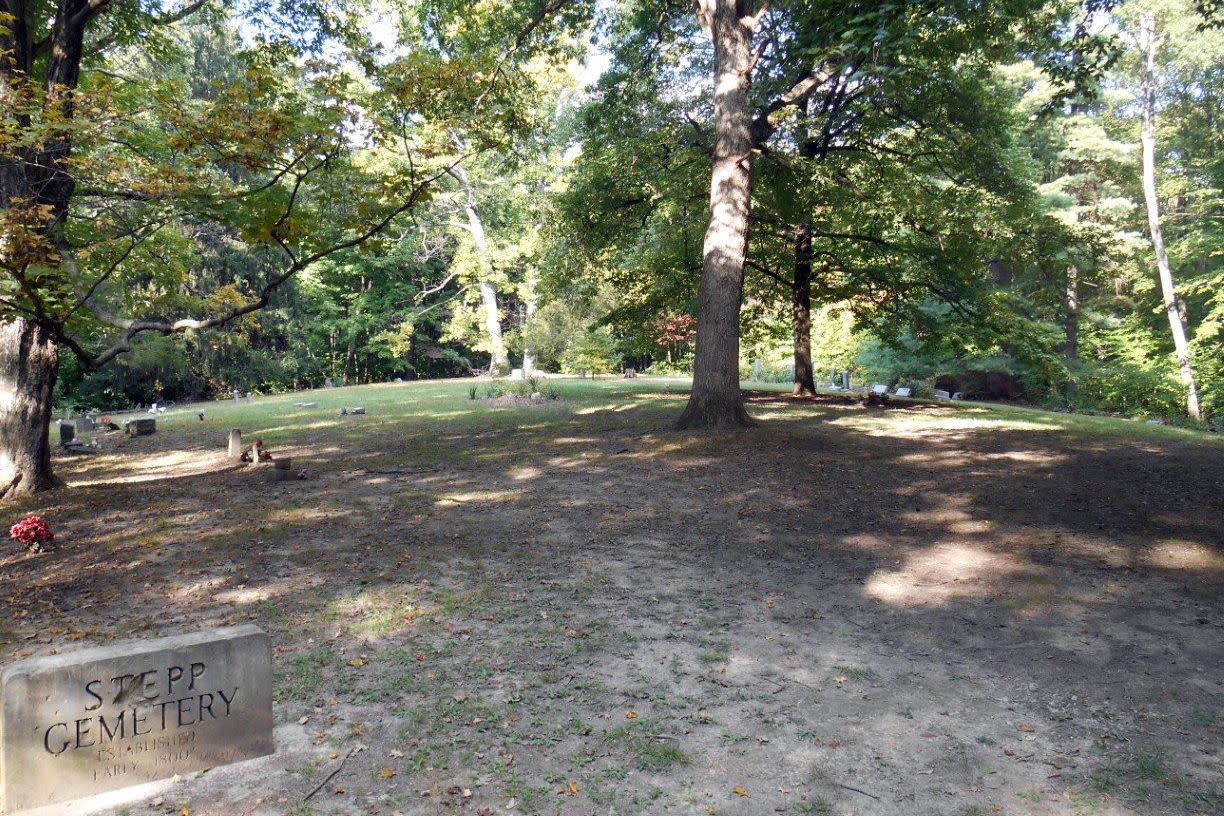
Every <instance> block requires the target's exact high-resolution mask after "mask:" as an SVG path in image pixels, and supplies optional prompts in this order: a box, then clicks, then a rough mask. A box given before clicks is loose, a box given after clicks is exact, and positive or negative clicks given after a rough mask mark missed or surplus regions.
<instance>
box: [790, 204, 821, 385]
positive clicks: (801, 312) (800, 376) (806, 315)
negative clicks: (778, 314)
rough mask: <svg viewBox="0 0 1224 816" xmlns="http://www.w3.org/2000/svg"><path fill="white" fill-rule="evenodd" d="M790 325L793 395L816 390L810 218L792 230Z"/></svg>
mask: <svg viewBox="0 0 1224 816" xmlns="http://www.w3.org/2000/svg"><path fill="white" fill-rule="evenodd" d="M791 327H792V333H793V334H794V341H795V387H794V390H793V393H794V394H795V396H813V395H815V393H816V379H815V373H814V372H813V371H812V222H810V221H805V222H803V223H802V224H800V225H799V226H798V227H797V228H796V230H795V277H794V280H793V281H791Z"/></svg>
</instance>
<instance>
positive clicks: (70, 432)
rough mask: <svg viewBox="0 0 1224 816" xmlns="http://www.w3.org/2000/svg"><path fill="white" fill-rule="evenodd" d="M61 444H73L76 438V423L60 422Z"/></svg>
mask: <svg viewBox="0 0 1224 816" xmlns="http://www.w3.org/2000/svg"><path fill="white" fill-rule="evenodd" d="M59 433H60V444H61V445H64V446H68V445H71V444H72V440H74V439H75V438H76V424H75V423H72V422H60V424H59Z"/></svg>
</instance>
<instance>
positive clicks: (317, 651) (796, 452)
mask: <svg viewBox="0 0 1224 816" xmlns="http://www.w3.org/2000/svg"><path fill="white" fill-rule="evenodd" d="M682 397H683V395H678V394H677V395H661V394H653V395H645V396H643V397H642V398H641V399H636V398H635V399H624V400H620V401H617V402H616V403H614V404H612V405H608V406H604V407H600V406H595V407H593V408H582V409H580V410H563V411H553V412H551V413H549V414H540V413H530V412H526V413H507V414H502V415H499V416H496V417H492V418H490V421H489V423H488V425H487V426H484V427H482V425H481V423H480V422H477V423H476V424H475V425H473V424H471V423H470V422H469V423H468V424H462V423H457V422H453V421H451V419H449V418H447V419H444V420H442V421H435V420H428V419H422V420H421V421H420V422H417V423H413V424H407V425H406V424H405V423H402V422H400V423H396V422H391V421H374V422H368V423H364V424H362V425H360V426H354V427H355V428H356V432H353V431H347V430H346V431H344V432H340V433H337V432H336V431H335V430H334V429H317V430H311V431H310V432H309V433H304V434H301V435H300V436H298V437H297V438H295V439H294V440H293V442H292V447H289V448H287V449H286V451H287V452H288V453H291V454H292V455H293V456H294V457H295V460H300V461H302V462H303V463H304V464H305V465H306V466H307V467H308V468H309V469H310V471H311V478H310V479H309V480H306V481H302V482H292V483H280V484H273V483H270V482H268V481H267V480H266V477H265V475H264V474H263V473H259V472H255V471H254V469H249V470H246V471H239V472H226V473H223V472H211V473H205V474H198V473H197V474H192V475H187V476H183V477H181V478H179V479H163V480H161V481H159V482H157V483H155V484H147V483H132V482H123V481H117V480H116V481H112V482H110V483H108V484H106V485H104V486H103V485H100V486H95V487H90V488H87V489H84V490H80V491H68V492H64V493H60V494H56V495H54V496H52V497H51V498H49V499H47V500H46V503H45V504H44V505H42V506H41V507H37V508H36V509H39V510H41V511H43V512H44V513H47V514H49V515H53V516H54V517H55V518H57V519H58V520H60V524H61V525H62V527H63V529H64V531H65V533H66V535H65V546H64V548H63V549H62V550H60V551H58V552H56V553H53V554H51V555H49V556H42V557H8V558H6V559H4V560H3V561H2V562H0V564H2V568H3V575H2V577H0V591H2V592H3V593H4V595H5V597H6V599H7V602H8V604H9V606H10V608H11V609H13V610H14V611H16V612H17V615H14V616H9V617H10V618H11V620H12V623H10V624H9V625H8V627H9V628H8V631H5V632H0V635H4V636H5V641H6V642H5V644H4V654H5V657H6V658H13V657H15V656H16V655H18V654H20V653H21V652H22V651H23V650H29V649H35V648H37V649H40V650H42V649H45V648H46V647H58V646H60V645H62V644H64V643H67V642H70V641H72V640H74V639H86V640H90V641H94V640H99V639H102V638H104V637H106V636H110V635H112V634H145V633H150V632H171V631H178V630H181V629H182V628H185V627H187V626H199V625H218V624H222V623H233V622H237V621H239V620H248V619H254V620H258V621H259V622H260V623H261V624H262V625H264V626H265V627H266V628H267V629H269V631H271V632H272V633H273V636H274V640H275V642H276V644H277V654H278V663H279V664H280V665H281V666H282V672H283V677H282V695H281V703H280V708H279V709H278V716H279V717H281V718H282V719H286V720H287V719H290V718H296V717H298V716H299V715H301V714H302V713H303V712H305V713H310V712H312V711H315V710H316V709H317V708H318V706H326V700H328V699H330V698H331V697H333V696H334V697H338V698H340V699H341V702H342V703H343V704H346V705H348V706H349V708H348V713H347V715H345V717H347V720H346V719H345V717H341V718H340V719H339V720H338V722H339V725H337V726H336V727H337V728H340V726H342V725H344V724H345V723H346V722H347V721H348V720H357V721H361V722H367V721H368V722H373V723H374V724H373V725H371V726H370V727H371V728H373V730H374V732H375V733H376V734H378V735H380V736H378V737H377V739H380V740H382V742H381V743H379V744H380V745H384V746H385V745H399V746H400V748H398V749H395V750H399V751H400V752H401V753H409V751H407V750H405V748H404V746H405V745H407V746H409V747H410V748H411V749H412V751H415V753H414V754H413V756H419V755H420V752H421V751H426V752H427V754H428V756H426V757H425V758H423V759H421V761H420V762H419V763H417V764H416V765H414V766H412V768H410V769H405V771H404V773H403V776H404V779H403V780H402V781H403V783H404V785H405V786H407V788H412V786H416V787H422V786H428V785H430V784H435V783H436V784H438V785H440V786H441V789H443V790H445V789H446V788H447V785H446V782H447V780H448V779H450V778H452V777H456V776H457V775H460V776H461V775H462V774H461V773H459V772H460V771H466V770H472V771H473V773H475V772H476V771H477V770H479V771H480V772H481V773H485V774H486V775H491V779H492V780H493V781H490V782H489V783H488V784H489V791H488V793H489V794H490V795H491V796H492V795H493V793H494V791H496V792H497V793H498V795H501V796H502V797H503V800H504V797H505V796H514V795H516V794H515V793H514V791H519V792H518V793H517V796H518V798H519V801H520V802H522V800H523V796H524V794H523V793H522V791H521V790H520V788H522V786H523V785H526V786H527V787H526V788H522V789H523V790H530V789H531V785H535V786H536V787H539V788H541V789H544V788H547V787H548V783H546V782H545V781H544V780H546V779H551V778H554V777H556V776H558V775H560V776H561V777H564V778H569V777H571V776H572V777H574V778H577V779H580V780H581V782H582V784H581V788H582V789H583V790H584V791H588V793H589V794H590V796H591V798H592V799H595V804H606V802H601V801H600V800H598V799H597V798H596V797H595V792H596V791H599V792H600V794H599V795H601V796H602V795H604V793H606V795H607V796H609V797H611V798H610V799H608V800H607V802H611V803H614V804H615V805H616V806H618V807H621V808H622V809H627V810H628V811H629V812H634V809H635V808H636V809H637V811H638V812H655V811H658V812H664V811H665V810H668V809H680V808H681V806H682V805H684V806H687V805H688V804H691V805H692V806H694V807H696V806H699V805H700V806H701V807H702V808H703V809H704V807H705V806H706V804H707V803H708V804H709V806H713V807H716V809H717V810H718V812H724V813H737V812H738V813H759V812H762V811H763V810H770V809H773V807H775V806H777V807H791V808H799V807H800V806H802V805H810V806H811V808H812V809H810V810H809V811H808V812H822V811H821V810H818V809H815V808H817V807H824V806H825V805H827V806H828V807H829V811H830V812H871V813H898V814H900V813H906V814H910V813H962V814H969V813H973V812H982V813H986V812H991V809H992V808H993V806H994V805H996V804H999V805H1000V806H1001V807H1005V808H1006V810H1001V811H999V812H1014V813H1034V814H1040V813H1064V812H1072V810H1073V809H1076V808H1086V807H1096V808H1098V809H1101V808H1104V809H1105V810H1103V812H1116V813H1141V812H1142V813H1149V812H1151V813H1159V812H1169V813H1198V812H1201V813H1207V812H1211V808H1214V807H1217V806H1219V803H1220V801H1221V800H1220V798H1219V797H1220V795H1221V794H1220V791H1219V788H1218V784H1217V783H1218V773H1219V770H1220V753H1219V751H1220V747H1221V746H1220V737H1219V733H1218V724H1217V723H1216V722H1215V719H1214V716H1212V714H1211V712H1213V711H1215V710H1218V706H1219V697H1220V694H1221V693H1222V689H1224V668H1222V666H1224V647H1222V646H1221V643H1222V641H1224V638H1222V637H1221V633H1222V631H1224V601H1222V600H1221V592H1220V587H1221V583H1222V580H1224V538H1222V532H1221V525H1220V518H1221V511H1222V510H1224V507H1222V506H1221V497H1220V492H1219V485H1220V484H1224V457H1222V456H1221V455H1220V449H1219V448H1218V447H1212V446H1208V445H1197V444H1191V443H1181V442H1169V443H1159V444H1158V443H1153V442H1134V441H1125V440H1107V439H1080V438H1074V437H1071V436H1069V435H1068V434H1065V433H1061V432H1059V431H1057V430H1050V429H1044V428H1040V427H1034V426H1033V424H1032V423H1024V422H1011V423H1009V422H1008V421H1001V422H985V423H982V424H974V423H975V422H977V419H975V418H974V417H973V416H972V415H970V416H969V417H968V418H967V417H966V415H965V413H964V412H963V411H958V410H956V409H953V408H944V407H942V406H918V407H914V408H911V407H906V408H902V409H889V410H888V411H886V412H879V413H872V412H871V411H870V410H868V409H864V408H862V407H861V406H859V405H857V404H847V403H840V402H832V401H830V402H815V403H809V404H800V405H796V404H793V403H780V402H776V401H775V402H766V401H760V402H758V404H756V405H754V411H755V412H756V413H757V414H758V416H759V418H760V419H761V425H760V426H759V427H758V428H756V429H753V430H750V431H747V432H744V433H739V434H727V435H696V434H685V433H678V432H674V431H671V430H670V422H671V421H672V419H673V417H674V415H675V413H676V412H677V411H678V409H679V407H680V404H681V403H680V402H679V400H680V399H682ZM970 420H972V421H970ZM201 438H204V437H201ZM149 444H152V443H149ZM157 444H168V443H166V442H159V443H157ZM198 450H199V453H200V455H201V456H203V455H211V454H206V450H207V449H205V448H203V447H201V448H198ZM154 452H155V451H154ZM106 468H107V469H106V470H105V471H104V472H102V473H100V476H101V478H104V479H105V478H112V477H115V473H116V471H115V470H114V467H113V464H107V466H106ZM85 470H86V471H87V470H88V467H87V466H86V468H85ZM29 509H35V508H33V507H31V508H29ZM408 607H411V613H409V612H405V609H406V608H408ZM337 633H339V634H337ZM357 655H368V656H369V660H370V666H371V668H370V669H369V670H367V669H365V668H363V667H362V666H359V667H351V666H349V665H348V664H347V662H346V659H348V658H349V657H350V656H357ZM405 655H416V657H420V656H422V655H424V658H423V659H422V660H421V661H420V662H419V664H418V661H417V660H416V657H405ZM340 658H345V659H340ZM361 659H366V658H364V657H363V658H361ZM359 662H360V661H359ZM363 665H364V664H363ZM426 666H428V667H430V668H431V669H432V671H434V676H433V677H432V678H430V677H428V676H427V675H428V671H426V670H425V668H424V667H426ZM455 688H460V689H463V690H464V693H465V694H467V695H470V696H471V699H473V700H475V699H479V700H481V701H482V703H481V704H482V705H486V706H487V707H488V708H489V709H490V713H491V714H492V716H493V717H494V718H503V719H500V720H498V721H501V722H505V723H506V727H505V729H503V730H502V731H501V732H498V731H493V732H490V731H488V730H487V728H481V727H480V725H481V724H480V722H475V723H474V722H472V721H474V720H475V721H486V720H487V718H484V717H481V716H479V715H472V716H468V714H469V713H470V712H467V711H466V709H464V710H463V711H460V712H452V713H450V714H445V713H443V714H440V715H439V717H440V719H439V720H438V721H436V722H430V721H423V722H418V720H419V717H420V712H421V711H433V710H434V709H435V708H436V707H437V706H438V700H439V699H440V697H439V695H443V696H445V695H449V694H452V693H453V691H454V689H455ZM516 695H517V698H518V699H517V701H516V700H515V696H516ZM464 699H465V700H467V699H468V697H465V698H464ZM456 705H459V707H460V708H462V707H463V706H462V705H460V704H458V703H456ZM516 706H519V707H521V708H516ZM626 711H633V712H635V713H636V714H637V716H635V717H634V718H633V719H631V720H626V719H625V717H626V716H627V715H626V713H625V712H626ZM405 717H407V718H408V719H409V721H410V722H412V723H413V728H412V729H409V730H408V731H405V730H404V727H403V725H402V723H401V720H402V719H403V718H405ZM446 717H450V720H449V721H447V720H446V719H445V718H446ZM516 717H517V718H518V719H514V718H516ZM380 718H381V719H380ZM388 718H389V720H388ZM574 718H577V719H578V720H579V721H580V722H581V723H583V724H585V725H584V726H582V727H579V726H575V727H570V726H569V725H568V724H569V723H570V722H571V721H572V720H573V719H574ZM639 719H641V720H645V721H647V722H649V724H650V728H651V729H655V730H657V733H655V734H646V737H645V738H646V741H645V743H643V742H641V740H640V739H639V737H641V736H642V735H641V734H638V733H637V731H635V730H633V729H634V728H636V726H635V725H634V722H635V721H636V720H639ZM389 723H390V724H389ZM397 723H400V724H399V725H396V724H397ZM531 723H542V725H539V726H538V727H535V726H532V727H530V728H529V727H528V725H529V724H531ZM584 727H585V729H586V730H585V731H584ZM625 728H629V729H630V731H629V732H627V733H628V736H626V735H625V734H622V733H621V731H622V730H623V729H625ZM592 729H593V730H592ZM451 731H456V733H461V734H462V739H461V740H460V741H464V740H466V743H465V744H468V745H477V746H483V749H484V750H479V751H477V752H478V753H484V754H487V756H485V758H484V759H480V760H477V759H474V758H469V759H466V760H465V759H462V758H461V757H462V756H463V753H462V751H461V750H460V749H459V748H457V747H456V743H455V740H456V739H459V738H456V737H446V735H447V734H449V733H450V732H451ZM659 733H662V734H664V736H665V737H668V738H670V739H672V740H674V742H675V745H674V746H673V747H674V748H675V749H676V751H677V752H679V754H680V756H682V757H684V760H683V761H682V760H680V759H676V758H675V757H673V758H672V760H671V761H669V762H664V759H666V757H664V756H659V757H655V754H657V753H659V752H658V751H656V750H655V749H656V748H658V743H660V742H662V743H666V744H667V745H671V744H672V743H671V742H668V740H666V739H664V740H659V739H658V734H659ZM507 734H512V735H513V736H514V738H515V739H517V740H523V739H539V740H543V742H540V743H537V751H536V753H537V754H538V755H537V756H534V757H532V758H530V759H528V758H527V757H525V756H523V754H522V753H521V752H520V753H519V759H518V760H517V761H518V763H519V764H518V765H517V766H514V767H515V768H516V770H511V766H510V765H507V764H506V763H505V762H504V759H503V760H502V761H501V764H500V765H499V764H497V763H496V762H493V761H492V760H489V757H496V756H498V754H497V751H498V750H509V749H508V748H506V745H507V743H506V740H505V737H506V736H507ZM609 735H612V736H609ZM371 739H374V737H371ZM413 740H421V741H422V742H421V743H420V744H416V745H413V744H412V741H413ZM464 750H469V751H470V750H476V749H475V748H468V749H464ZM451 752H457V753H454V754H452V753H451ZM443 754H446V756H447V757H449V759H444V758H443V756H442V755H443ZM430 757H432V759H431V758H430ZM582 757H588V758H589V761H586V760H583V759H582ZM643 757H645V759H643ZM651 757H655V758H654V759H651ZM486 760H488V761H487V762H486ZM684 761H687V763H688V764H687V765H686V764H683V762H684ZM490 762H492V764H490ZM634 763H636V764H634ZM652 763H653V764H652ZM469 765H470V766H471V768H468V767H467V766H469ZM477 766H479V767H477ZM372 767H373V766H372ZM626 768H628V769H629V771H627V772H629V773H632V774H636V777H635V778H636V779H637V780H638V782H637V783H635V785H633V786H630V787H632V788H633V790H626V789H624V788H625V787H626V786H624V785H620V786H618V784H616V783H614V782H613V781H612V780H615V779H617V777H616V773H619V772H621V771H625V770H626ZM366 770H367V771H368V770H369V769H366ZM516 774H517V775H518V776H516ZM367 775H368V774H367ZM524 775H525V776H524ZM528 777H530V778H528ZM482 778H483V777H482ZM516 779H517V781H515V780H516ZM524 780H526V781H524ZM1213 780H1215V781H1213ZM362 784H366V786H367V787H368V780H367V782H366V783H362ZM396 784H399V783H396ZM516 785H518V786H519V787H518V788H516V787H515V786H516ZM733 786H742V787H744V788H746V789H749V790H751V791H752V800H751V801H744V799H745V797H742V796H740V795H739V794H737V793H734V792H733V791H732V790H731V788H732V787H733ZM653 788H658V789H660V790H662V791H664V792H665V795H664V794H661V796H663V799H667V800H668V801H669V802H670V804H667V803H665V802H663V801H661V800H659V799H657V798H656V799H641V798H640V797H641V796H643V795H644V794H643V793H642V791H646V790H650V789H653ZM545 793H546V794H547V796H546V799H550V798H551V797H553V796H554V794H553V793H552V792H551V790H545ZM536 795H537V798H538V797H539V796H540V795H541V794H540V791H538V790H537V791H536ZM684 797H690V799H691V801H690V799H685V798H684ZM869 797H874V798H869ZM494 798H495V797H494ZM681 799H683V802H681V801H680V800H681ZM503 803H504V801H503ZM685 803H687V804H685ZM821 803H823V804H821ZM197 804H198V805H200V806H205V805H206V803H197ZM590 804H591V802H590V801H587V800H583V806H589V805H590ZM575 807H577V804H575ZM864 807H866V808H867V810H866V811H864V810H863V808H864ZM975 808H977V809H978V810H976V811H975V810H974V809H975ZM1110 808H1112V809H1113V810H1109V809H1110ZM193 812H196V811H195V810H193ZM199 812H209V811H207V810H206V809H203V810H200V811H199ZM216 812H221V811H216ZM422 812H424V811H422ZM430 812H432V811H430ZM566 812H569V811H566ZM575 812H578V811H577V810H575ZM799 812H803V811H802V810H799Z"/></svg>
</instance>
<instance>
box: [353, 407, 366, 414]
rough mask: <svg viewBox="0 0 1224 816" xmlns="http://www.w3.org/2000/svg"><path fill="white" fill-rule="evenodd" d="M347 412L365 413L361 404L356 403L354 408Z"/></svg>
mask: <svg viewBox="0 0 1224 816" xmlns="http://www.w3.org/2000/svg"><path fill="white" fill-rule="evenodd" d="M349 413H350V414H364V413H365V408H363V407H362V406H360V405H358V406H357V407H356V408H354V409H353V410H351V411H349Z"/></svg>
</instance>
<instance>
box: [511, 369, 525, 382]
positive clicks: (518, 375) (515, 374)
mask: <svg viewBox="0 0 1224 816" xmlns="http://www.w3.org/2000/svg"><path fill="white" fill-rule="evenodd" d="M510 379H512V380H521V379H523V369H521V368H512V369H510Z"/></svg>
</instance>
